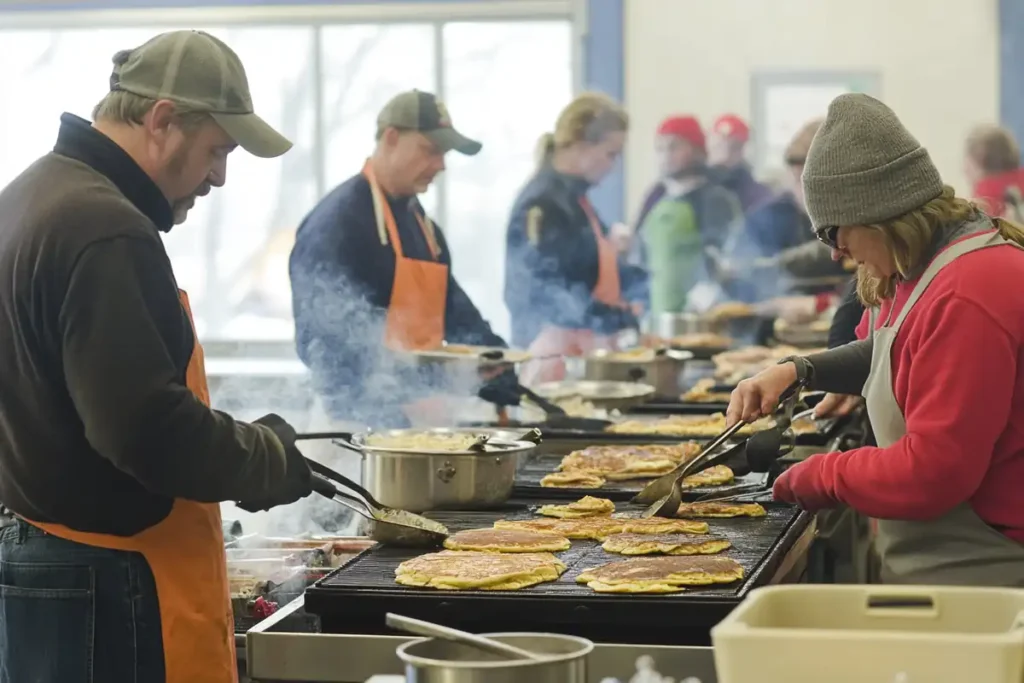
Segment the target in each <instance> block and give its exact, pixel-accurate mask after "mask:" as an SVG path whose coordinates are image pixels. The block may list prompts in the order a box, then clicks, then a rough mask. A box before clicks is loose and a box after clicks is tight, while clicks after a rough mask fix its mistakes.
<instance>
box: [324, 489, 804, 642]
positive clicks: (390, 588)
mask: <svg viewBox="0 0 1024 683" xmlns="http://www.w3.org/2000/svg"><path fill="white" fill-rule="evenodd" d="M546 502H564V501H554V500H551V501H515V502H513V503H510V504H509V505H508V506H506V509H504V510H492V511H488V512H435V513H429V515H428V516H430V517H431V518H433V519H436V520H438V521H440V522H442V523H444V524H445V525H447V526H448V527H449V529H450V530H451V531H452V532H455V531H459V530H462V529H474V528H482V527H490V526H492V525H493V524H494V522H495V521H497V520H499V519H529V518H532V517H535V516H536V515H535V514H534V512H533V511H534V510H535V509H536V507H537V506H539V505H542V504H545V503H546ZM762 505H764V506H765V508H766V510H767V511H768V515H767V516H766V517H761V518H755V519H751V518H736V519H708V520H706V521H707V522H708V524H709V525H710V527H711V531H710V533H711V534H713V535H718V536H723V537H725V538H727V539H729V541H730V542H731V543H732V547H731V548H729V549H728V550H727V551H725V552H724V553H722V554H721V555H722V556H723V557H730V558H732V559H734V560H736V561H737V562H739V563H740V564H741V565H742V566H743V569H744V573H745V578H744V579H743V581H742V582H736V583H735V584H727V585H718V586H709V587H697V586H695V587H692V588H687V589H686V590H685V591H683V592H681V593H676V594H672V595H607V594H598V593H595V592H594V591H592V590H591V589H590V588H588V587H587V586H583V585H579V584H577V583H576V577H577V576H578V575H579V574H580V573H581V572H582V571H583V570H585V569H589V568H592V567H596V566H598V565H601V564H605V563H607V562H613V561H617V560H624V559H626V558H625V557H624V556H622V555H616V554H612V553H606V552H605V551H604V550H603V549H602V548H601V544H600V543H599V542H597V541H573V542H572V547H571V548H570V549H569V550H567V551H565V552H562V553H557V555H558V557H559V558H560V559H561V560H562V562H564V563H565V564H566V566H567V567H568V569H567V571H566V572H565V573H564V574H563V575H562V576H561V577H560V578H559V579H558V580H557V581H554V582H550V583H543V584H539V585H536V586H530V587H528V588H524V589H521V590H517V591H482V590H473V591H442V590H436V589H428V588H412V587H405V586H400V585H398V584H397V583H395V569H396V568H397V567H398V565H399V564H400V563H401V562H403V561H405V560H408V559H411V558H413V557H416V556H417V555H421V554H423V552H424V551H422V550H411V549H402V548H388V547H374V548H371V549H369V550H367V551H365V552H363V553H361V554H360V555H359V556H357V557H355V558H354V559H353V560H351V561H350V562H348V563H347V564H345V565H343V566H342V567H341V568H339V569H337V570H336V571H334V572H332V573H331V574H330V575H328V576H326V577H324V578H323V579H321V580H320V581H318V582H317V583H316V584H314V586H312V587H310V588H309V589H307V591H306V609H307V611H309V612H311V613H313V614H316V615H318V616H319V617H320V618H321V622H322V625H323V629H324V631H325V632H360V631H361V632H379V633H383V632H387V631H386V628H385V627H384V626H383V624H384V615H385V614H386V613H387V612H398V613H401V614H406V615H409V616H412V617H417V618H423V619H434V620H436V621H438V622H439V623H444V624H446V625H449V626H455V627H459V628H466V629H469V630H475V631H477V632H487V631H494V630H521V629H522V630H533V631H550V630H554V631H555V632H559V633H575V634H577V635H585V637H590V638H592V639H595V640H598V641H603V642H608V641H615V642H645V643H657V642H668V643H676V644H687V643H692V644H701V643H703V642H705V641H706V638H707V632H708V630H709V629H710V628H711V627H712V626H714V624H716V623H718V621H720V620H721V619H722V618H723V617H724V616H725V615H726V614H728V612H729V611H730V610H731V609H732V608H733V607H734V606H735V605H736V604H738V603H739V601H740V600H742V599H743V597H744V596H745V595H746V594H747V593H748V592H749V591H750V590H751V589H752V588H755V587H757V586H759V585H764V584H766V583H767V582H768V581H769V580H770V579H771V577H772V576H773V574H774V573H775V571H776V570H777V569H778V566H779V563H780V562H781V560H782V557H783V556H784V555H785V553H786V552H787V551H788V550H789V548H790V547H791V546H792V543H793V541H794V540H795V539H796V537H797V536H799V534H800V533H801V532H802V531H803V530H804V529H805V528H806V526H807V524H808V522H809V520H810V516H809V515H807V514H806V513H801V512H800V510H798V509H797V508H795V507H792V506H789V505H783V504H778V503H762ZM616 507H617V508H618V511H619V512H621V513H628V514H630V516H639V513H640V510H641V508H640V507H639V506H633V505H626V504H618V505H617V506H616ZM556 624H557V626H555V625H556ZM658 624H661V625H662V628H657V625H658ZM666 625H672V628H671V629H669V630H668V631H666V630H665V628H664V626H666ZM652 627H653V628H652ZM623 629H628V630H623ZM627 636H628V637H627Z"/></svg>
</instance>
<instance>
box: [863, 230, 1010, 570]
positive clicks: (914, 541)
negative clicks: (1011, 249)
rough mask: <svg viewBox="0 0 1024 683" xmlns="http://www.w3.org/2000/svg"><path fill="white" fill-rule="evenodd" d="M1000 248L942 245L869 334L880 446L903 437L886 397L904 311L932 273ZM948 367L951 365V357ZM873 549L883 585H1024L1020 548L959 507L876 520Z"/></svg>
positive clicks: (869, 393)
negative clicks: (917, 517) (894, 310)
mask: <svg viewBox="0 0 1024 683" xmlns="http://www.w3.org/2000/svg"><path fill="white" fill-rule="evenodd" d="M1005 244H1013V243H1012V242H1008V241H1007V240H1005V239H1003V238H1002V237H1000V236H999V234H998V233H986V234H982V235H976V236H974V237H969V238H967V239H965V240H962V241H961V242H958V243H956V244H954V245H953V246H951V247H949V248H947V249H946V250H945V251H943V252H942V253H941V254H939V255H938V256H937V257H936V258H935V259H934V260H933V261H932V262H931V264H930V265H929V266H928V269H927V270H925V272H924V275H922V276H921V280H920V282H918V284H917V286H916V287H915V288H914V291H913V292H912V293H911V295H910V298H909V299H907V303H906V304H905V305H904V306H903V310H901V311H900V314H899V316H897V318H896V320H895V322H892V324H888V323H889V321H888V320H887V321H886V323H887V324H886V325H885V326H883V327H882V328H881V329H879V330H877V331H874V347H873V351H872V355H871V373H870V374H869V376H868V380H867V382H866V383H865V384H864V391H863V392H862V393H863V395H864V397H865V399H866V402H867V410H868V417H869V419H870V420H871V428H872V430H873V431H874V434H875V439H876V440H877V442H878V445H879V447H881V448H886V447H888V446H891V445H892V444H894V443H895V442H896V441H898V440H899V439H900V438H901V437H902V436H903V435H904V434H906V429H907V425H906V422H905V421H904V417H903V413H902V412H901V410H900V407H899V405H898V404H897V402H896V396H895V395H894V394H893V378H892V345H893V341H894V340H895V339H896V335H897V334H899V331H900V327H901V326H902V325H903V321H904V320H906V317H907V314H908V313H909V312H910V311H911V309H912V308H913V307H914V305H915V304H916V303H917V302H918V300H919V299H920V298H921V295H922V294H923V293H924V291H925V290H926V289H927V288H928V285H929V284H931V282H932V280H934V279H935V276H936V275H938V273H939V271H941V270H942V269H943V268H944V267H946V266H947V265H949V264H950V263H952V262H953V261H954V260H955V259H957V258H959V257H960V256H963V255H964V254H968V253H970V252H972V251H977V250H979V249H987V248H988V247H995V246H1000V245H1005ZM1014 246H1016V245H1014ZM891 317H892V314H891V312H890V319H891ZM950 362H956V361H955V359H952V358H951V359H950ZM876 544H877V545H876V547H877V549H878V552H879V555H880V556H881V562H882V570H881V571H882V581H883V582H884V583H897V584H927V585H958V586H1024V546H1022V545H1021V544H1020V543H1017V542H1016V541H1013V540H1012V539H1010V538H1008V537H1006V536H1005V535H1003V534H1001V533H1000V532H998V531H997V530H995V529H993V528H992V527H990V526H989V525H988V524H986V523H985V522H984V521H982V520H981V518H980V517H978V515H977V514H975V512H974V510H973V509H972V508H971V506H970V504H968V503H966V502H965V503H961V504H960V505H958V506H957V507H955V508H954V509H953V510H951V511H950V512H948V513H947V514H945V515H943V516H942V517H939V518H938V519H933V520H929V521H925V522H912V521H899V520H884V519H883V520H879V521H878V536H877V538H876Z"/></svg>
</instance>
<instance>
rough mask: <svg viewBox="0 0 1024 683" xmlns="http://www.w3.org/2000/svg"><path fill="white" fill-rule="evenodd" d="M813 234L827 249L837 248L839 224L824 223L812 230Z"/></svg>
mask: <svg viewBox="0 0 1024 683" xmlns="http://www.w3.org/2000/svg"><path fill="white" fill-rule="evenodd" d="M814 236H815V237H817V238H818V241H819V242H821V243H822V244H824V245H825V246H826V247H828V248H829V249H838V248H839V226H838V225H826V226H824V227H821V228H818V229H817V230H815V231H814Z"/></svg>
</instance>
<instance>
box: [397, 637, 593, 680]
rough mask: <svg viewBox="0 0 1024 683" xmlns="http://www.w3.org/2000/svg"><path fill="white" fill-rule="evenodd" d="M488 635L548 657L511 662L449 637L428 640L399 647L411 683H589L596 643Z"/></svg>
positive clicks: (576, 638) (554, 638)
mask: <svg viewBox="0 0 1024 683" xmlns="http://www.w3.org/2000/svg"><path fill="white" fill-rule="evenodd" d="M487 637H488V638H490V639H492V640H497V641H500V642H503V643H508V644H509V645H513V646H516V647H520V648H522V649H524V650H527V651H530V652H535V653H538V654H543V655H545V657H544V659H542V660H540V661H535V660H528V659H517V660H509V659H504V658H502V657H499V656H498V655H494V654H489V653H486V652H481V651H480V650H479V649H477V648H476V647H472V646H469V645H465V644H463V643H456V642H452V641H450V640H442V639H439V638H429V639H424V640H414V641H412V642H409V643H405V644H403V645H400V646H399V647H398V648H397V649H396V651H395V654H397V655H398V658H399V659H401V660H402V661H403V662H404V663H405V680H406V682H407V683H513V682H515V683H519V682H521V681H529V682H530V683H587V680H588V679H587V657H588V656H589V655H590V653H591V651H593V649H594V644H593V643H592V642H590V641H589V640H586V639H584V638H578V637H576V636H564V635H556V634H553V633H490V634H487Z"/></svg>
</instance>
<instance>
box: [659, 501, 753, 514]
mask: <svg viewBox="0 0 1024 683" xmlns="http://www.w3.org/2000/svg"><path fill="white" fill-rule="evenodd" d="M676 514H677V515H679V516H680V517H764V516H765V515H766V514H768V513H767V512H765V509H764V508H763V507H761V506H760V505H758V504H757V503H729V502H726V501H723V502H721V503H715V502H707V503H682V504H680V505H679V511H678V512H677V513H676Z"/></svg>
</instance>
